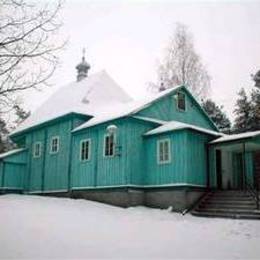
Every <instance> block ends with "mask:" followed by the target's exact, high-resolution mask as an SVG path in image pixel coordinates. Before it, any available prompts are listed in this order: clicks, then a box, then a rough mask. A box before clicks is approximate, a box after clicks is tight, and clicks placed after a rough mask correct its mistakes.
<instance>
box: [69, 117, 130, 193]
mask: <svg viewBox="0 0 260 260" xmlns="http://www.w3.org/2000/svg"><path fill="white" fill-rule="evenodd" d="M110 124H116V125H117V127H118V131H117V134H116V145H117V146H120V147H121V149H120V155H119V156H118V155H115V156H113V157H105V156H104V152H103V149H104V136H105V134H107V130H106V128H107V126H108V125H110ZM126 136H127V135H126V120H121V119H120V120H115V121H112V122H109V123H106V124H101V125H98V126H95V127H91V128H88V129H85V130H84V131H83V132H81V133H75V135H74V138H73V152H72V168H71V169H72V172H71V177H72V188H74V189H76V188H84V187H96V186H100V187H103V186H115V185H116V186H118V185H125V184H126V183H127V173H126ZM85 139H90V140H91V154H90V160H89V161H86V162H82V161H80V142H81V140H85ZM117 150H118V149H117Z"/></svg>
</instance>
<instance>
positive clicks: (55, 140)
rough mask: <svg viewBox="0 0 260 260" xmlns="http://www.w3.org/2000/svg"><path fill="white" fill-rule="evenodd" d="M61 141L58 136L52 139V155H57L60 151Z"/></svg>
mask: <svg viewBox="0 0 260 260" xmlns="http://www.w3.org/2000/svg"><path fill="white" fill-rule="evenodd" d="M59 146H60V139H59V137H58V136H53V137H52V138H51V147H50V153H57V152H58V151H59Z"/></svg>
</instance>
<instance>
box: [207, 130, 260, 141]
mask: <svg viewBox="0 0 260 260" xmlns="http://www.w3.org/2000/svg"><path fill="white" fill-rule="evenodd" d="M257 136H260V131H253V132H247V133H242V134H234V135H224V136H222V137H220V138H218V139H216V140H214V141H212V142H210V143H211V144H216V143H223V142H229V141H235V140H240V139H247V138H253V137H257Z"/></svg>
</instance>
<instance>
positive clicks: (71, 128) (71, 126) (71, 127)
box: [68, 118, 74, 197]
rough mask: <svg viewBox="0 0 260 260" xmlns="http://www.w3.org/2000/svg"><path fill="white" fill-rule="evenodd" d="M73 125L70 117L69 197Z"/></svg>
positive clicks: (69, 191)
mask: <svg viewBox="0 0 260 260" xmlns="http://www.w3.org/2000/svg"><path fill="white" fill-rule="evenodd" d="M73 127H74V119H73V118H72V119H71V121H70V144H69V156H68V158H69V167H68V193H69V196H70V197H71V196H72V194H71V159H72V130H73Z"/></svg>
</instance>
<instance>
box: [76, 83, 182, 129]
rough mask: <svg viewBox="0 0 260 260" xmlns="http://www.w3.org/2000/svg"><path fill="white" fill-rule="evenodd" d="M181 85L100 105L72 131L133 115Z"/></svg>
mask: <svg viewBox="0 0 260 260" xmlns="http://www.w3.org/2000/svg"><path fill="white" fill-rule="evenodd" d="M180 87H182V86H176V87H174V88H170V89H167V90H165V91H162V92H160V93H157V94H154V95H151V96H149V97H146V98H145V99H142V100H137V101H132V102H128V103H125V104H122V103H121V104H117V105H112V106H105V107H100V109H99V110H98V113H96V115H95V117H93V118H91V119H90V120H88V121H87V122H86V123H84V124H82V125H80V126H79V127H77V128H75V129H74V130H73V132H75V131H79V130H81V129H84V128H88V127H91V126H94V125H98V124H101V123H105V122H108V121H110V120H114V119H118V118H122V117H125V116H129V115H134V114H135V113H137V112H139V111H140V110H142V109H144V108H146V107H148V106H149V105H150V104H151V103H153V102H154V101H156V100H158V99H160V98H162V97H164V96H166V95H168V94H169V93H171V92H174V91H175V90H176V89H178V88H180Z"/></svg>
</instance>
